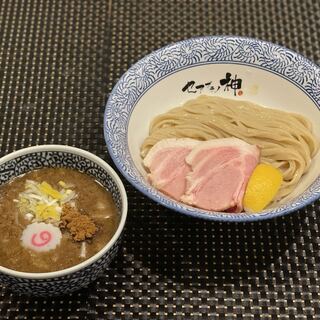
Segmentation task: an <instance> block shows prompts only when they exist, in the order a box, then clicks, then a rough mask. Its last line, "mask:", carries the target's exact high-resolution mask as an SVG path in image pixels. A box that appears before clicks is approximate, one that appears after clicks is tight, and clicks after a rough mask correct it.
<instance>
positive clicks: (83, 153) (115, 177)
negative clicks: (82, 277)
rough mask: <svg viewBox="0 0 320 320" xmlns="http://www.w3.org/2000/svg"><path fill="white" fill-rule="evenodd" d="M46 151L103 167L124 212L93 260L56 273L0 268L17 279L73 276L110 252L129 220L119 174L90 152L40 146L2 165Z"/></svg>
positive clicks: (11, 156)
mask: <svg viewBox="0 0 320 320" xmlns="http://www.w3.org/2000/svg"><path fill="white" fill-rule="evenodd" d="M46 151H48V152H65V153H69V154H74V155H77V156H81V157H83V158H86V159H88V160H89V161H92V162H94V163H95V164H97V165H98V166H99V167H101V168H102V169H103V170H105V171H106V172H107V173H108V174H109V175H110V177H111V178H112V179H113V181H114V182H115V183H116V185H117V187H118V189H119V192H120V195H121V201H122V211H121V218H120V223H119V226H118V228H117V231H116V233H115V234H114V235H113V237H112V238H111V240H110V241H109V242H108V243H107V244H106V245H105V246H104V247H103V248H102V249H101V250H100V251H99V252H98V253H96V254H95V255H94V256H92V257H91V258H89V259H87V260H85V261H83V262H81V263H79V264H77V265H75V266H73V267H70V268H67V269H63V270H59V271H54V272H42V273H41V272H40V273H29V272H21V271H15V270H12V269H8V268H5V267H2V266H0V272H2V273H4V274H7V275H10V276H14V277H17V278H25V279H51V278H59V277H63V276H65V275H70V274H73V273H75V272H77V271H79V270H82V269H84V268H86V267H88V266H89V265H91V264H93V263H94V262H95V261H97V260H99V259H100V258H101V257H102V256H103V255H104V254H105V253H106V252H108V251H109V250H110V248H112V246H113V245H114V243H116V241H117V240H118V239H119V237H120V236H121V234H122V232H123V229H124V226H125V223H126V219H127V211H128V200H127V194H126V190H125V188H124V186H123V183H122V181H121V179H120V178H119V176H118V175H117V173H116V172H115V171H114V170H113V169H112V168H111V167H110V165H109V164H107V163H106V162H105V161H104V160H102V159H101V158H99V157H97V156H96V155H94V154H92V153H90V152H88V151H85V150H82V149H79V148H75V147H70V146H67V145H54V144H52V145H39V146H33V147H28V148H24V149H20V150H18V151H14V152H12V153H10V154H8V155H6V156H4V157H2V158H0V165H2V164H4V163H6V162H8V161H10V160H12V159H15V158H18V157H21V156H25V155H28V154H32V153H36V152H46Z"/></svg>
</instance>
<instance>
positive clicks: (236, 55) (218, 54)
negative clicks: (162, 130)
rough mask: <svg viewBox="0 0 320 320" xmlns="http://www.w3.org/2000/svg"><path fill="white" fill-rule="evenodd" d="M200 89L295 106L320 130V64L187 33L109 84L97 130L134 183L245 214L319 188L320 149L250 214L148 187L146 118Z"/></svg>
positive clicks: (218, 216)
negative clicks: (278, 197)
mask: <svg viewBox="0 0 320 320" xmlns="http://www.w3.org/2000/svg"><path fill="white" fill-rule="evenodd" d="M200 94H206V95H216V96H221V97H225V98H231V99H237V100H239V101H240V100H248V101H252V102H254V103H257V104H260V105H264V106H268V107H271V108H276V109H282V110H286V111H291V112H296V113H300V114H302V115H304V116H306V117H307V118H308V119H309V120H311V122H312V123H313V128H314V133H315V134H316V135H317V136H318V137H320V126H319V124H320V112H319V109H320V68H319V67H318V66H317V65H315V64H314V63H312V62H311V61H309V60H307V59H306V58H304V57H303V56H301V55H299V54H297V53H296V52H293V51H292V50H289V49H287V48H284V47H281V46H279V45H276V44H273V43H269V42H265V41H261V40H257V39H251V38H243V37H236V36H209V37H200V38H193V39H188V40H184V41H180V42H177V43H173V44H170V45H168V46H166V47H163V48H161V49H159V50H157V51H155V52H152V53H151V54H149V55H147V56H146V57H144V58H142V59H141V60H140V61H138V62H137V63H136V64H134V65H133V66H132V67H131V68H130V69H129V70H128V71H127V72H126V73H125V74H124V75H123V76H122V77H121V79H120V80H119V81H118V83H117V84H116V85H115V87H114V89H113V90H112V93H111V94H110V97H109V99H108V102H107V105H106V108H105V116H104V135H105V140H106V144H107V146H108V149H109V152H110V155H111V157H112V159H113V160H114V162H115V164H116V165H117V167H118V168H119V170H120V171H121V172H122V174H123V175H124V176H125V177H126V179H127V180H128V181H129V182H131V184H132V185H133V186H135V187H136V188H137V189H138V190H140V191H141V192H143V193H144V194H145V195H147V196H148V197H150V198H151V199H153V200H154V201H156V202H158V203H160V204H162V205H164V206H166V207H168V208H170V209H173V210H174V211H177V212H179V213H183V214H186V215H189V216H193V217H197V218H202V219H208V220H218V221H233V222H245V221H255V220H263V219H270V218H274V217H278V216H282V215H285V214H288V213H290V212H294V211H296V210H297V209H299V208H302V207H303V206H305V205H307V204H309V203H311V202H313V201H315V200H316V199H318V198H319V196H320V153H319V152H318V154H317V155H316V157H315V158H314V159H313V161H312V166H311V167H310V169H309V171H308V173H307V174H305V175H304V176H303V178H302V179H301V181H300V183H299V185H298V187H297V188H296V190H294V192H293V193H292V194H291V195H290V197H289V198H288V199H287V201H286V202H284V203H281V204H280V205H278V206H277V207H273V208H268V209H266V210H264V211H262V212H259V213H255V214H247V213H240V214H232V213H224V212H208V211H204V210H200V209H197V208H194V207H190V206H187V205H185V204H183V203H180V202H177V201H174V200H172V199H170V198H169V197H167V196H165V195H164V194H162V193H161V192H159V191H158V190H156V189H155V188H153V187H152V186H151V185H150V184H149V182H148V180H147V173H146V171H145V169H144V168H143V166H142V160H141V158H140V146H141V144H142V142H143V140H144V139H145V138H146V137H147V135H148V129H149V125H150V122H151V120H152V119H153V118H154V117H155V116H157V115H159V114H161V113H164V112H166V111H168V110H169V109H171V108H173V107H175V106H178V105H181V104H182V103H184V102H185V101H187V100H190V99H193V98H195V97H197V96H199V95H200Z"/></svg>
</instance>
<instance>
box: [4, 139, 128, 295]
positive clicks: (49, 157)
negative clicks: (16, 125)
mask: <svg viewBox="0 0 320 320" xmlns="http://www.w3.org/2000/svg"><path fill="white" fill-rule="evenodd" d="M44 167H50V168H61V167H65V168H72V169H76V170H79V171H81V172H84V173H86V174H88V175H90V176H92V177H94V178H95V179H96V180H97V181H99V182H100V183H101V184H102V185H103V186H104V187H105V188H106V189H107V190H108V191H109V192H110V193H111V194H112V197H113V200H114V202H115V205H116V207H117V209H118V212H119V215H120V223H119V226H118V228H117V230H116V233H115V234H114V235H113V237H112V238H111V240H110V241H109V242H108V243H107V244H106V245H105V246H104V247H103V248H102V249H101V250H100V251H99V252H98V253H97V254H95V255H94V256H92V257H91V258H89V259H88V260H85V261H84V262H82V263H80V264H78V265H75V266H73V267H71V268H67V269H64V270H61V271H55V272H48V273H26V272H18V271H14V270H11V269H8V268H5V267H2V266H0V282H1V283H3V284H4V285H6V286H7V287H8V288H10V289H11V290H12V291H15V292H18V293H21V294H30V295H35V296H54V295H62V294H66V293H70V292H73V291H76V290H78V289H80V288H82V287H85V286H87V285H88V284H89V283H91V282H92V281H94V280H95V279H97V278H98V276H99V275H101V274H102V273H103V272H105V270H106V268H107V266H108V265H109V263H110V262H111V261H112V259H113V258H114V257H115V255H116V254H117V251H118V248H119V242H120V238H121V234H122V232H123V228H124V225H125V222H126V217H127V195H126V191H125V188H124V186H123V184H122V182H121V180H120V178H119V177H118V175H117V174H116V173H115V171H114V170H113V169H112V168H111V167H110V166H109V165H108V164H107V163H106V162H105V161H103V160H102V159H100V158H99V157H97V156H95V155H93V154H91V153H89V152H87V151H84V150H81V149H78V148H74V147H69V146H63V145H42V146H35V147H29V148H25V149H22V150H19V151H16V152H13V153H11V154H9V155H7V156H4V157H3V158H1V159H0V184H3V183H6V182H7V181H9V180H10V179H12V178H14V177H16V176H19V175H21V174H24V173H27V172H29V171H31V170H35V169H40V168H44Z"/></svg>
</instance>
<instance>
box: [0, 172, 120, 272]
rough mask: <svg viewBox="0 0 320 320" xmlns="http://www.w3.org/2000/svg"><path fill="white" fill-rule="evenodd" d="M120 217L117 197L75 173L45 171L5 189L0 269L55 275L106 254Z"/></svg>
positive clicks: (0, 199)
mask: <svg viewBox="0 0 320 320" xmlns="http://www.w3.org/2000/svg"><path fill="white" fill-rule="evenodd" d="M119 221H120V216H119V214H118V211H117V209H116V207H115V205H114V202H113V199H112V196H111V194H110V193H109V192H108V191H107V190H106V189H105V188H104V187H102V186H101V185H100V184H99V183H98V182H97V181H95V180H94V178H92V177H90V176H88V175H86V174H84V173H80V172H78V171H75V170H72V169H65V168H44V169H39V170H35V171H32V172H30V173H27V174H25V175H23V176H20V177H17V178H15V179H13V180H12V181H10V182H8V183H6V184H4V185H2V186H0V234H1V237H0V265H1V266H3V267H6V268H10V269H13V270H17V271H24V272H51V271H57V270H62V269H65V268H68V267H72V266H74V265H77V264H79V263H81V262H83V261H84V260H86V259H88V258H90V257H91V256H93V255H94V254H96V253H97V252H98V251H99V250H101V249H102V248H103V247H104V246H105V245H106V244H107V243H108V241H109V240H110V239H111V238H112V236H113V235H114V234H115V232H116V229H117V227H118V225H119Z"/></svg>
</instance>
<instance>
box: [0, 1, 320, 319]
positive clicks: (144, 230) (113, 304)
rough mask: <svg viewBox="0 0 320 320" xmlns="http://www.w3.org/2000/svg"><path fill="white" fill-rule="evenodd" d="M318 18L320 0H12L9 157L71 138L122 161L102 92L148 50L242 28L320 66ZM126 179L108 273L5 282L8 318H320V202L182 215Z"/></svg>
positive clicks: (7, 66)
mask: <svg viewBox="0 0 320 320" xmlns="http://www.w3.org/2000/svg"><path fill="white" fill-rule="evenodd" d="M319 30H320V2H319V1H314V0H313V1H312V0H308V1H306V0H303V1H298V0H297V1H295V0H291V1H290V0H286V1H284V0H283V1H278V0H256V1H255V0H251V1H250V0H242V1H241V0H238V1H235V0H225V1H220V0H216V1H200V0H190V1H187V0H180V1H178V0H176V1H171V0H163V1H159V0H151V1H139V0H136V1H129V0H119V1H118V0H117V1H106V0H95V1H89V0H88V1H85V0H81V1H78V0H68V1H62V0H61V1H58V0H51V1H45V0H43V1H42V0H35V1H31V0H30V1H13V0H2V1H0V85H1V87H0V120H1V122H0V123H1V125H0V152H1V155H4V154H6V153H8V152H10V151H13V150H16V149H19V148H21V147H26V146H29V145H35V144H43V143H61V144H69V145H73V146H77V147H80V148H83V149H86V150H89V151H91V152H93V153H95V154H97V155H98V156H100V157H102V158H103V159H105V160H107V161H108V162H110V163H111V160H110V158H109V156H108V154H107V151H106V146H105V143H104V139H103V127H102V126H103V111H104V104H105V101H106V99H107V97H108V93H109V92H110V91H111V89H112V87H113V85H114V84H115V83H116V81H117V79H118V78H119V77H120V76H121V74H122V73H123V72H124V71H125V70H126V69H127V68H128V67H129V66H130V65H131V64H133V63H134V62H135V61H137V60H138V59H140V58H141V57H143V56H144V55H145V54H147V53H149V52H151V51H152V50H154V49H156V48H159V47H161V46H162V45H165V44H168V43H170V42H173V41H177V40H180V39H184V38H189V37H193V36H198V35H209V34H236V35H245V36H251V37H258V38H260V39H264V40H269V41H272V42H275V43H279V44H282V45H285V46H287V47H289V48H292V49H294V50H296V51H298V52H300V53H302V54H303V55H305V56H307V57H308V58H309V59H311V60H313V61H314V62H316V63H318V64H319V61H320V33H319ZM124 182H125V181H124ZM125 185H126V188H127V191H128V196H129V217H128V223H127V227H126V230H125V231H126V232H125V235H124V239H123V245H122V248H121V251H120V254H119V256H118V257H117V259H116V260H115V261H114V262H113V263H112V264H111V266H110V268H109V269H108V270H106V273H105V275H104V276H103V277H101V278H100V279H99V280H98V281H96V282H95V283H93V284H92V285H91V286H90V287H89V288H87V289H83V290H81V291H80V292H77V293H75V294H72V295H68V296H65V297H61V298H55V299H38V298H26V297H23V296H19V295H16V294H13V293H11V292H10V291H8V290H7V289H5V288H4V287H1V285H0V319H15V318H16V319H215V318H219V319H301V320H302V319H320V293H319V290H320V231H319V228H320V226H319V222H320V218H319V216H318V215H319V213H320V202H319V201H318V202H316V203H315V204H313V205H310V206H308V207H307V208H306V209H305V210H300V211H299V212H297V213H295V214H292V215H290V216H286V217H283V218H279V219H277V220H272V221H267V222H262V223H248V224H228V223H224V224H223V223H214V222H208V221H201V220H196V219H191V218H188V217H185V216H181V215H178V214H176V213H174V212H171V211H170V210H168V209H165V208H163V207H161V206H159V205H156V204H155V203H153V202H152V201H150V200H148V199H146V198H145V197H143V196H142V194H141V193H139V192H138V191H136V190H135V189H134V188H133V187H131V186H130V185H128V183H126V182H125Z"/></svg>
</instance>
